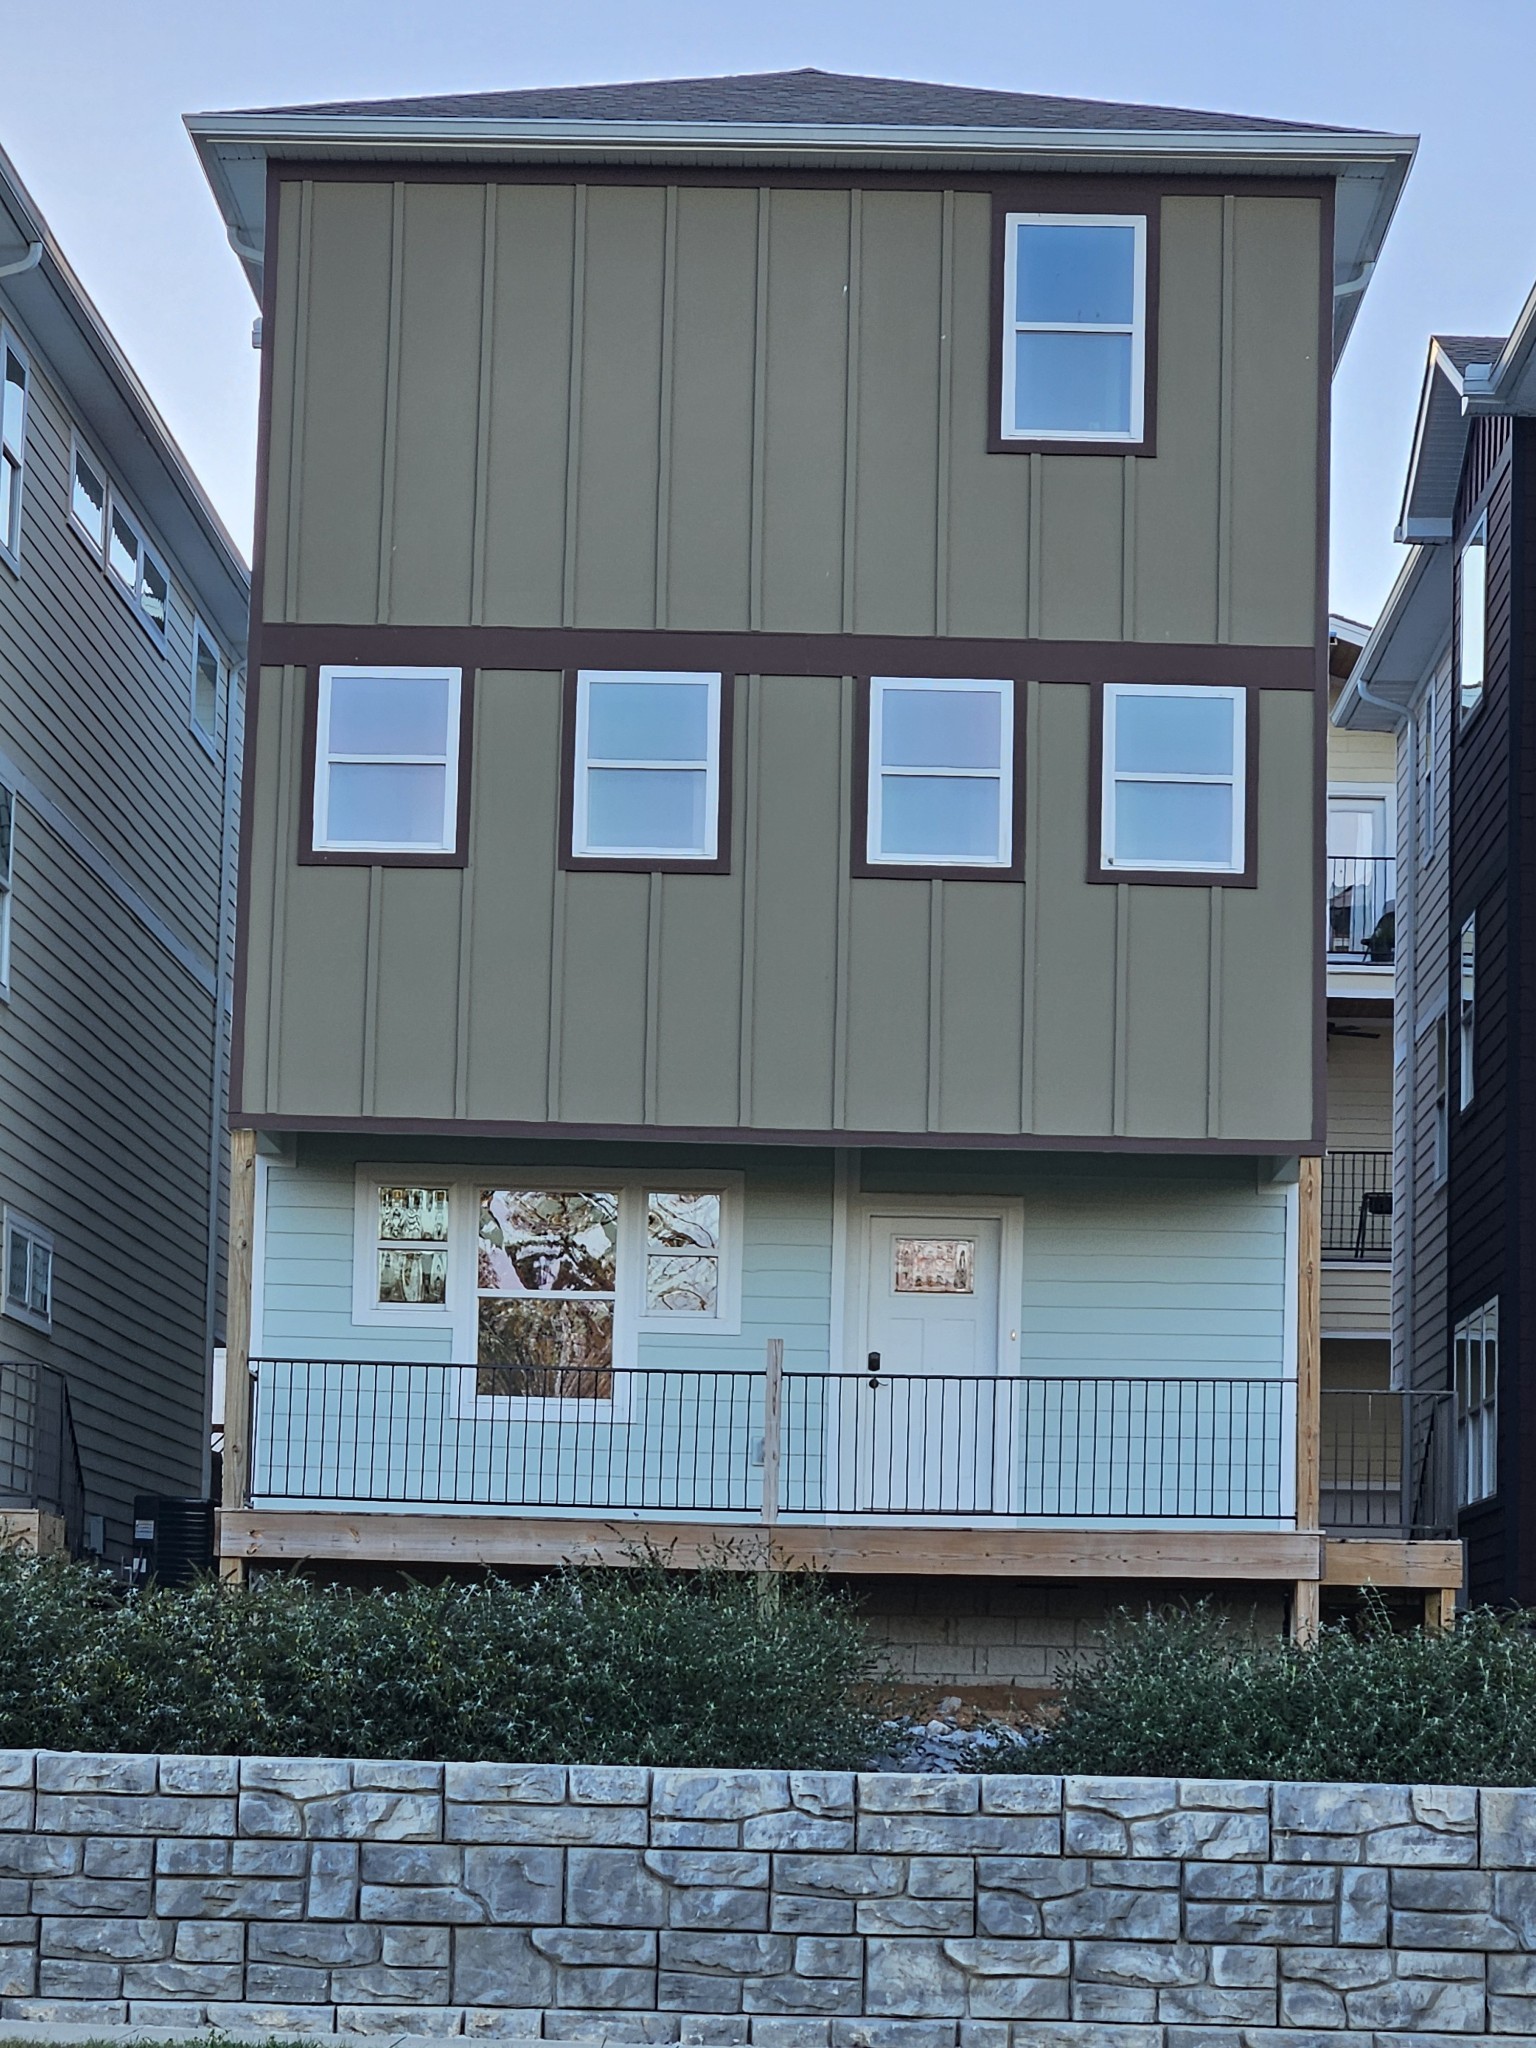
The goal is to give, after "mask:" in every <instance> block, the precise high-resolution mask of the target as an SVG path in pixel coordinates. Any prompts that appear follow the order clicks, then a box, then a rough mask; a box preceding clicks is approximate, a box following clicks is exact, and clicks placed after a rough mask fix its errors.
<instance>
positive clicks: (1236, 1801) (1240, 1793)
mask: <svg viewBox="0 0 1536 2048" xmlns="http://www.w3.org/2000/svg"><path fill="white" fill-rule="evenodd" d="M1269 1790H1270V1787H1269V1780H1268V1779H1267V1778H1180V1780H1179V1804H1180V1806H1194V1807H1208V1808H1211V1809H1212V1810H1214V1811H1216V1812H1227V1813H1268V1811H1269Z"/></svg>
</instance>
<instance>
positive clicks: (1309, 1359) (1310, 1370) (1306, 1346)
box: [1291, 1159, 1323, 1643]
mask: <svg viewBox="0 0 1536 2048" xmlns="http://www.w3.org/2000/svg"><path fill="white" fill-rule="evenodd" d="M1296 1179H1297V1186H1296V1527H1297V1529H1298V1530H1308V1531H1310V1530H1315V1529H1319V1528H1321V1526H1322V1520H1321V1517H1322V1244H1323V1162H1322V1161H1321V1160H1320V1159H1303V1160H1301V1161H1300V1162H1299V1166H1298V1172H1297V1177H1296ZM1320 1613H1321V1586H1320V1583H1319V1581H1318V1580H1316V1579H1298V1580H1297V1581H1296V1586H1295V1591H1294V1593H1293V1595H1292V1599H1291V1633H1292V1635H1293V1636H1294V1637H1295V1639H1296V1641H1297V1642H1299V1643H1305V1642H1315V1641H1316V1639H1317V1630H1318V1623H1319V1619H1320Z"/></svg>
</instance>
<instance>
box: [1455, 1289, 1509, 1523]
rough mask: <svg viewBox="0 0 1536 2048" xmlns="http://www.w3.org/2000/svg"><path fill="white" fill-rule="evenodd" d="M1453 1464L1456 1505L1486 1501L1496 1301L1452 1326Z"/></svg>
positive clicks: (1495, 1386)
mask: <svg viewBox="0 0 1536 2048" xmlns="http://www.w3.org/2000/svg"><path fill="white" fill-rule="evenodd" d="M1452 1380H1453V1384H1454V1391H1455V1402H1456V1454H1457V1455H1456V1465H1457V1481H1458V1489H1459V1493H1460V1500H1461V1505H1462V1506H1463V1507H1471V1506H1473V1505H1475V1504H1476V1503H1477V1502H1478V1501H1483V1500H1489V1499H1491V1498H1492V1497H1493V1495H1494V1493H1495V1492H1496V1491H1497V1488H1498V1411H1499V1304H1498V1302H1497V1300H1494V1301H1491V1302H1485V1303H1484V1304H1483V1306H1482V1307H1481V1308H1479V1309H1474V1310H1473V1312H1472V1314H1471V1315H1469V1316H1464V1317H1463V1318H1462V1319H1461V1321H1460V1322H1459V1323H1457V1325H1456V1329H1455V1334H1454V1336H1453V1339H1452Z"/></svg>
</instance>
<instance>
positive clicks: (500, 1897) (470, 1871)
mask: <svg viewBox="0 0 1536 2048" xmlns="http://www.w3.org/2000/svg"><path fill="white" fill-rule="evenodd" d="M366 1854H367V1852H366V1850H365V1851H364V1855H365V1857H366ZM463 1855H464V1889H465V1891H466V1892H467V1893H468V1894H469V1895H470V1896H471V1897H472V1898H476V1899H480V1900H483V1901H484V1904H485V1910H486V1914H487V1917H488V1918H489V1919H490V1920H491V1921H492V1922H493V1923H494V1924H497V1925H511V1926H534V1925H544V1926H547V1925H550V1924H552V1923H554V1922H556V1921H558V1920H561V1919H563V1918H564V1913H563V1911H562V1906H561V1901H562V1897H563V1887H564V1881H565V1854H564V1852H563V1851H562V1850H560V1849H513V1848H504V1849H503V1848H493V1849H466V1850H465V1851H464V1852H463Z"/></svg>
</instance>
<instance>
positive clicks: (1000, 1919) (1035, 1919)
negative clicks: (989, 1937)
mask: <svg viewBox="0 0 1536 2048" xmlns="http://www.w3.org/2000/svg"><path fill="white" fill-rule="evenodd" d="M1044 1928H1045V1922H1044V1920H1043V1919H1042V1917H1041V1912H1040V1907H1039V1904H1038V1903H1037V1901H1035V1900H1034V1899H1028V1898H1023V1897H1021V1896H1020V1894H1019V1893H1018V1892H1003V1891H996V1892H994V1891H984V1892H978V1893H977V1895H976V1932H977V1933H978V1934H1001V1935H1006V1936H1010V1937H1019V1938H1024V1939H1028V1938H1029V1937H1031V1936H1034V1935H1038V1934H1041V1933H1043V1932H1044Z"/></svg>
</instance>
